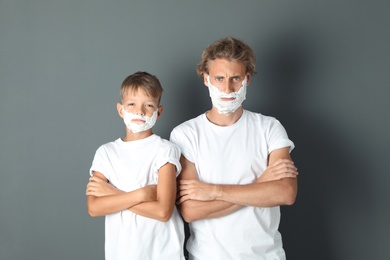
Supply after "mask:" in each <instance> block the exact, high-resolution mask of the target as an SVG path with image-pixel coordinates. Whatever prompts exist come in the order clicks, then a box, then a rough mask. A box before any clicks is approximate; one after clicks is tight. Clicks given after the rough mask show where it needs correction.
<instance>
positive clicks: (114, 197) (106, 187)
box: [86, 171, 156, 217]
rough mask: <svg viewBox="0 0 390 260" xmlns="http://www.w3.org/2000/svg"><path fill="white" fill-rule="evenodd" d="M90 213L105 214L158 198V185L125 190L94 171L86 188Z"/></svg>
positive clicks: (93, 214) (92, 214)
mask: <svg viewBox="0 0 390 260" xmlns="http://www.w3.org/2000/svg"><path fill="white" fill-rule="evenodd" d="M86 195H87V208H88V213H89V214H90V215H91V216H92V217H98V216H105V215H108V214H112V213H115V212H119V211H121V210H125V209H128V208H130V207H133V206H134V205H137V204H139V203H142V202H146V201H153V200H156V185H149V186H145V187H143V188H140V189H137V190H134V191H131V192H124V191H121V190H119V189H117V188H115V187H114V186H113V185H111V184H110V183H108V182H107V178H106V177H105V176H104V175H103V174H102V173H100V172H96V171H94V174H93V176H92V177H90V178H89V182H88V184H87V188H86Z"/></svg>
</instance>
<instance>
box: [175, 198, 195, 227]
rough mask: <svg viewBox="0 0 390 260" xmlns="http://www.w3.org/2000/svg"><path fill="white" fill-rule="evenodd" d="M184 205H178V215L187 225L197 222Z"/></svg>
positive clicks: (189, 209) (188, 208)
mask: <svg viewBox="0 0 390 260" xmlns="http://www.w3.org/2000/svg"><path fill="white" fill-rule="evenodd" d="M184 204H185V203H182V204H180V207H179V211H180V215H181V216H182V217H183V219H184V221H185V222H187V223H191V222H194V221H196V220H198V219H197V218H196V217H195V215H194V214H193V212H192V211H191V208H190V207H189V206H188V205H184Z"/></svg>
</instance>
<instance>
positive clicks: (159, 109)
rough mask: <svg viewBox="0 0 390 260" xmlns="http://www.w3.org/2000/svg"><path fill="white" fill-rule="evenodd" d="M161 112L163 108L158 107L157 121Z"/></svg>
mask: <svg viewBox="0 0 390 260" xmlns="http://www.w3.org/2000/svg"><path fill="white" fill-rule="evenodd" d="M163 110H164V107H163V106H159V107H158V110H157V119H159V118H160V116H161V114H162V111H163Z"/></svg>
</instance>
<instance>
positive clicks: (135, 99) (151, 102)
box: [117, 88, 162, 124]
mask: <svg viewBox="0 0 390 260" xmlns="http://www.w3.org/2000/svg"><path fill="white" fill-rule="evenodd" d="M122 98H123V99H122V104H120V103H118V105H117V108H118V113H119V115H120V116H121V117H122V118H123V112H122V106H123V108H124V109H125V110H126V111H127V112H131V113H133V114H139V115H142V116H148V117H151V116H152V115H153V113H154V111H156V110H157V109H158V111H157V118H158V117H160V115H161V112H162V106H159V105H158V98H154V97H152V96H148V95H147V94H146V92H145V91H144V90H143V89H141V88H138V90H134V91H133V90H129V91H127V92H126V93H125V94H124V95H123V97H122ZM134 120H140V119H134ZM134 123H140V124H142V123H144V122H134Z"/></svg>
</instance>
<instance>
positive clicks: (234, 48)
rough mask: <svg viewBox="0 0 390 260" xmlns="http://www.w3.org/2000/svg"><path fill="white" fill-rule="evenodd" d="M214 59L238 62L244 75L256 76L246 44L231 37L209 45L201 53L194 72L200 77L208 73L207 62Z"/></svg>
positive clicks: (252, 54) (249, 48) (252, 55)
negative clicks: (242, 67) (240, 63)
mask: <svg viewBox="0 0 390 260" xmlns="http://www.w3.org/2000/svg"><path fill="white" fill-rule="evenodd" d="M215 59H226V60H228V61H240V62H243V63H244V65H245V70H246V73H249V74H251V75H254V74H256V70H255V62H256V59H255V55H254V53H253V51H252V49H251V47H249V46H248V45H247V44H245V43H244V42H242V41H241V40H238V39H236V38H233V37H225V38H222V39H220V40H218V41H216V42H214V43H212V44H210V45H209V46H208V47H207V48H206V49H205V50H204V51H203V53H202V58H201V61H200V63H199V64H198V67H197V69H196V72H197V74H198V76H200V77H202V76H203V74H204V73H207V74H208V73H209V61H210V60H215Z"/></svg>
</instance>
